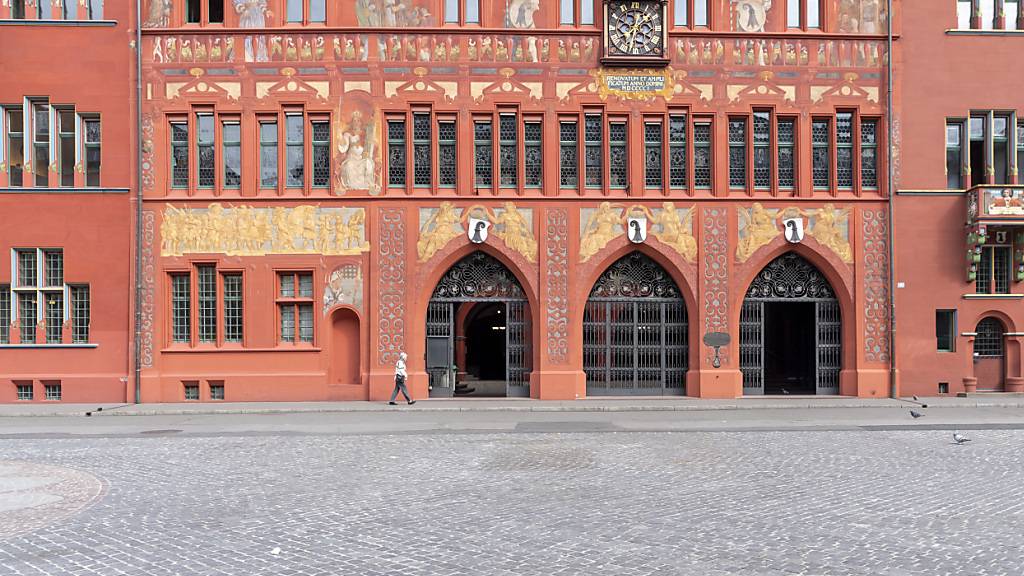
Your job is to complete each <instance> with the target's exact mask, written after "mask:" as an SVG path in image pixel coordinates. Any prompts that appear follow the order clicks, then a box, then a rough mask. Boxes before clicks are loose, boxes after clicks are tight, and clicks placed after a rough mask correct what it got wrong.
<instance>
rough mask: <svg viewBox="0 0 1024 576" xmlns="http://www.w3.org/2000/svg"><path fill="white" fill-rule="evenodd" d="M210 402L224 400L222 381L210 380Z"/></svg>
mask: <svg viewBox="0 0 1024 576" xmlns="http://www.w3.org/2000/svg"><path fill="white" fill-rule="evenodd" d="M209 384H210V400H223V399H224V381H223V380H210V382H209Z"/></svg>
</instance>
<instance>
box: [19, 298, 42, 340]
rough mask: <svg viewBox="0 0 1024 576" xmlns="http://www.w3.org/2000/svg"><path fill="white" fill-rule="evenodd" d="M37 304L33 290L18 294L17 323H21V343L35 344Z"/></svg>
mask: <svg viewBox="0 0 1024 576" xmlns="http://www.w3.org/2000/svg"><path fill="white" fill-rule="evenodd" d="M37 311H38V305H37V302H36V293H35V292H22V293H19V294H18V323H19V324H20V325H21V343H22V344H35V342H36V322H37V321H38V316H37Z"/></svg>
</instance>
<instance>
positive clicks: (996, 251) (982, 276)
mask: <svg viewBox="0 0 1024 576" xmlns="http://www.w3.org/2000/svg"><path fill="white" fill-rule="evenodd" d="M975 291H976V292H977V293H978V294H1008V293H1009V292H1010V247H1009V246H982V247H981V262H979V263H978V274H977V279H976V281H975Z"/></svg>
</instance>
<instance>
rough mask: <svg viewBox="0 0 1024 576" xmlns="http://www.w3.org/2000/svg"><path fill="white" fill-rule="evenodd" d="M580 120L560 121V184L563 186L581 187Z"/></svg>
mask: <svg viewBox="0 0 1024 576" xmlns="http://www.w3.org/2000/svg"><path fill="white" fill-rule="evenodd" d="M579 138H580V137H579V122H578V121H577V120H568V119H563V120H561V121H559V123H558V184H559V186H560V187H561V188H579V183H580V155H579Z"/></svg>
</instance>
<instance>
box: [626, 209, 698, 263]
mask: <svg viewBox="0 0 1024 576" xmlns="http://www.w3.org/2000/svg"><path fill="white" fill-rule="evenodd" d="M635 210H641V211H643V213H644V214H645V215H646V216H647V219H648V220H650V222H651V224H653V225H654V228H653V232H654V237H655V238H657V239H658V241H660V242H661V243H663V244H665V245H667V246H668V247H669V248H672V249H673V250H675V251H676V252H678V253H679V255H680V256H682V257H683V260H685V261H687V262H694V261H696V260H697V240H696V238H694V237H693V208H682V209H678V208H676V205H675V202H664V203H662V209H661V210H658V209H655V210H651V209H649V208H647V207H646V206H640V205H636V206H631V207H630V209H629V210H628V211H627V213H632V212H634V211H635ZM680 213H681V215H680Z"/></svg>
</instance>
